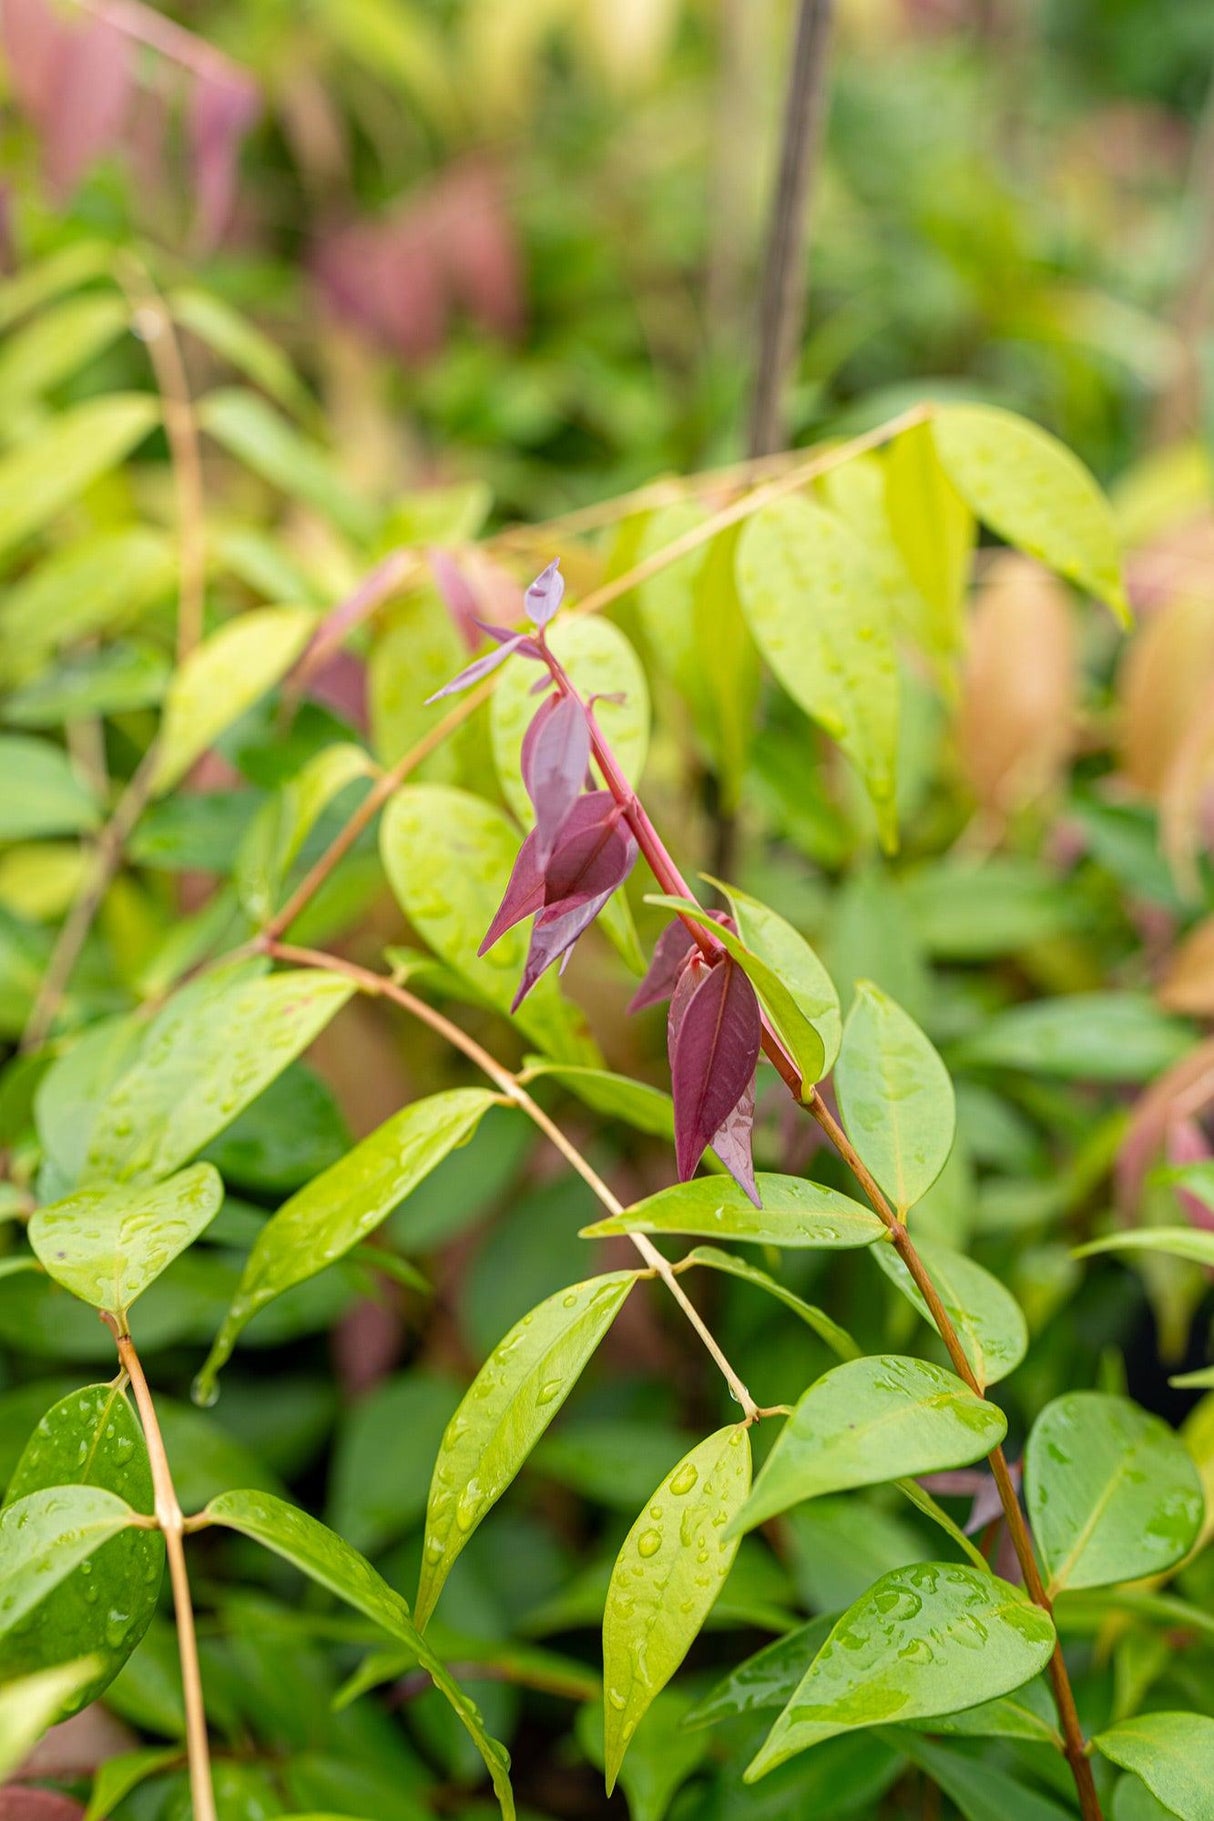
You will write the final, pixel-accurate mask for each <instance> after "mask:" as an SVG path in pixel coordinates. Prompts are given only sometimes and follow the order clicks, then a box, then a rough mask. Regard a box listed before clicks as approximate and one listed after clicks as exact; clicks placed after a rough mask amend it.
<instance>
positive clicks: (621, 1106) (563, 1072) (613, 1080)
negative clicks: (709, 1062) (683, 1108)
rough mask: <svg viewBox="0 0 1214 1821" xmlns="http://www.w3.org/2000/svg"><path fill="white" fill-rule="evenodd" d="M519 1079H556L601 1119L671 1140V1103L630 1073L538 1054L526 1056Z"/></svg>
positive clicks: (668, 1097)
mask: <svg viewBox="0 0 1214 1821" xmlns="http://www.w3.org/2000/svg"><path fill="white" fill-rule="evenodd" d="M522 1078H523V1080H524V1081H525V1082H528V1081H539V1080H552V1081H559V1082H560V1084H561V1086H562V1087H565V1088H568V1089H569V1092H570V1093H571V1094H576V1095H577V1097H578V1099H579V1100H582V1101H584V1102H585V1104H586V1105H587V1106H588V1107H593V1109H594V1111H595V1112H596V1113H601V1114H602V1115H603V1117H604V1119H620V1120H623V1122H624V1124H625V1125H630V1126H632V1127H633V1128H634V1129H635V1130H636V1131H638V1132H648V1133H649V1134H650V1135H651V1136H652V1137H654V1138H668V1139H669V1140H670V1141H671V1143H672V1144H673V1142H674V1102H673V1101H672V1100H671V1098H670V1095H669V1094H666V1093H664V1092H663V1091H662V1089H661V1088H655V1087H651V1086H650V1084H649V1083H648V1082H647V1081H634V1080H633V1079H632V1077H631V1076H630V1075H614V1074H612V1073H611V1071H610V1070H608V1069H590V1068H581V1067H579V1066H578V1065H577V1064H576V1063H569V1062H546V1061H545V1060H544V1058H543V1057H542V1056H528V1057H527V1059H526V1067H525V1069H524V1071H523V1077H522Z"/></svg>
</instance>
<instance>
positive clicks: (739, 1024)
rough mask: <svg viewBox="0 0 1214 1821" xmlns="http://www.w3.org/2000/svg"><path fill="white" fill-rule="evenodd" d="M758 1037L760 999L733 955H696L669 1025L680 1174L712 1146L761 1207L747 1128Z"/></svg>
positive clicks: (685, 1176)
mask: <svg viewBox="0 0 1214 1821" xmlns="http://www.w3.org/2000/svg"><path fill="white" fill-rule="evenodd" d="M761 1038H762V1018H761V1014H760V1012H759V1001H758V999H757V998H756V996H755V990H754V987H753V986H752V985H751V984H750V981H749V980H748V979H747V978H746V975H745V974H744V973H743V972H742V969H741V968H740V967H739V966H738V964H737V962H736V961H735V960H734V959H733V957H732V956H731V955H725V956H723V957H722V959H721V960H720V961H718V962H717V963H716V964H715V965H710V964H709V963H708V962H707V961H706V960H705V959H704V957H703V956H702V955H700V954H699V953H698V952H696V953H694V954H692V955H691V957H690V958H689V960H688V961H687V963H686V965H685V967H684V969H683V972H682V974H681V975H680V977H679V982H678V985H677V986H676V988H675V992H674V997H673V998H672V1000H671V1002H670V1016H669V1021H668V1024H667V1046H668V1050H669V1054H670V1081H671V1088H672V1091H673V1094H674V1130H675V1160H676V1163H677V1166H678V1172H679V1180H680V1182H687V1181H689V1180H690V1178H691V1177H692V1176H694V1174H695V1172H696V1167H697V1165H698V1164H699V1161H700V1158H701V1157H702V1156H703V1154H704V1151H705V1149H706V1148H707V1147H708V1146H709V1145H712V1146H713V1148H714V1149H715V1150H716V1152H717V1155H718V1156H719V1157H720V1159H721V1162H722V1163H723V1164H724V1165H725V1167H726V1169H727V1170H729V1172H730V1174H731V1175H732V1176H733V1177H734V1178H735V1180H736V1181H737V1182H739V1183H740V1184H741V1186H742V1188H743V1189H745V1191H746V1193H747V1194H748V1195H749V1196H750V1198H751V1200H752V1201H754V1202H755V1204H756V1205H757V1204H758V1200H759V1197H758V1191H757V1189H756V1188H755V1180H754V1169H753V1165H752V1164H751V1160H750V1129H751V1125H752V1123H753V1118H754V1072H755V1064H756V1063H757V1062H758V1059H759V1045H760V1040H761Z"/></svg>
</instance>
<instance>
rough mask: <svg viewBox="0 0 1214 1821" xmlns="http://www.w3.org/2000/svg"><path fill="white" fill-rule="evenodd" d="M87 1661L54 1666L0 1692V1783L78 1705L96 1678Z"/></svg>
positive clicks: (91, 1664)
mask: <svg viewBox="0 0 1214 1821" xmlns="http://www.w3.org/2000/svg"><path fill="white" fill-rule="evenodd" d="M96 1668H97V1666H96V1664H95V1663H94V1662H93V1659H92V1658H91V1657H77V1658H76V1659H75V1661H74V1662H71V1663H57V1664H56V1665H55V1666H54V1668H52V1669H40V1670H38V1671H37V1672H36V1673H35V1674H34V1675H32V1676H19V1677H18V1678H17V1680H16V1681H13V1682H7V1683H6V1684H5V1686H4V1687H3V1688H0V1779H4V1778H7V1777H9V1776H11V1775H12V1773H13V1771H15V1770H16V1768H17V1766H18V1765H19V1764H20V1763H21V1761H22V1760H23V1759H24V1757H25V1756H26V1753H27V1752H28V1751H29V1749H30V1747H31V1746H32V1745H36V1744H37V1743H38V1740H39V1739H40V1738H41V1737H42V1735H43V1733H44V1732H45V1731H46V1730H47V1728H48V1727H49V1726H52V1725H54V1723H55V1721H56V1720H60V1719H62V1718H63V1716H64V1715H65V1714H66V1713H68V1712H69V1711H72V1710H74V1709H75V1708H76V1707H77V1706H78V1705H79V1695H80V1691H81V1690H82V1689H85V1688H87V1687H88V1685H89V1683H90V1682H91V1681H92V1680H93V1678H94V1675H95V1674H96Z"/></svg>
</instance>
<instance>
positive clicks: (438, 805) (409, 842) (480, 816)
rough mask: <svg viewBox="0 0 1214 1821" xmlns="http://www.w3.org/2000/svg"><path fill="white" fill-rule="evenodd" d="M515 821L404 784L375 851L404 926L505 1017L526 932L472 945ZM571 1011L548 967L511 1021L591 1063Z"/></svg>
mask: <svg viewBox="0 0 1214 1821" xmlns="http://www.w3.org/2000/svg"><path fill="white" fill-rule="evenodd" d="M519 845H520V836H519V833H518V830H517V829H516V828H515V827H514V825H513V824H512V823H511V822H510V821H509V820H508V819H507V818H506V817H505V816H504V815H503V814H502V812H501V810H500V809H495V808H494V807H493V805H492V804H490V803H486V802H485V801H484V799H483V798H481V797H474V796H473V795H472V794H471V793H470V792H469V791H465V790H453V789H450V788H449V787H448V786H446V785H442V784H408V785H406V786H405V787H404V788H403V789H402V790H398V791H397V793H396V795H395V796H394V797H393V798H392V800H391V802H390V803H389V804H388V807H387V809H386V810H385V811H384V816H383V822H382V824H381V828H380V852H381V854H382V856H383V862H384V870H385V872H386V873H387V875H388V883H389V884H390V885H391V887H392V890H393V892H394V893H395V895H396V900H397V902H398V904H399V905H400V907H401V909H402V910H403V911H404V913H405V915H406V916H407V917H408V919H409V921H410V923H412V924H413V926H414V927H415V929H417V931H418V932H419V933H420V934H421V935H422V936H423V937H424V938H425V940H426V942H428V943H429V945H430V947H431V948H432V949H433V950H434V952H435V954H436V955H438V956H439V957H440V958H441V959H442V960H443V961H445V962H446V963H447V965H448V967H450V968H453V969H454V970H455V971H456V972H457V973H458V974H459V975H460V976H461V977H462V978H463V979H464V980H465V981H467V983H468V985H469V986H470V987H471V988H472V990H473V993H474V994H475V995H476V996H477V997H478V998H480V999H483V1000H484V1001H485V1002H486V1003H488V1004H489V1005H492V1006H495V1007H496V1008H497V1010H498V1011H500V1012H503V1013H505V1014H506V1015H507V1016H509V1015H510V1005H511V1002H512V1001H513V999H514V995H515V993H516V992H517V990H518V983H519V980H520V979H521V977H522V972H523V963H524V961H525V959H526V955H527V944H528V940H529V937H528V931H527V929H526V927H525V926H522V925H516V927H515V928H514V929H512V930H507V932H506V934H505V935H504V936H503V937H502V939H501V941H500V942H496V943H494V945H493V947H492V948H491V949H490V950H489V952H488V954H487V955H478V954H477V952H476V951H477V949H478V947H479V946H480V943H481V939H482V937H483V936H484V934H485V931H486V930H487V929H488V928H489V925H490V923H491V922H492V921H493V916H494V912H495V911H496V910H497V907H498V905H499V903H500V902H501V898H502V894H503V892H504V891H505V889H506V882H507V880H508V879H509V877H510V873H511V869H512V868H513V866H514V862H515V858H516V856H517V854H518V850H519ZM574 1016H575V1015H574V1014H573V1012H572V1011H571V1009H570V1007H569V1006H568V1004H567V1002H566V1001H565V1000H563V999H562V997H561V992H560V987H559V985H558V983H557V978H556V974H555V972H553V971H549V972H548V973H547V974H545V975H544V976H543V977H542V978H541V979H540V980H539V981H538V982H537V984H536V986H535V988H534V990H533V991H532V992H531V993H529V994H528V996H527V998H526V999H525V1000H524V1002H523V1004H522V1005H521V1006H520V1007H519V1009H518V1012H517V1014H515V1022H516V1023H517V1024H518V1026H519V1028H520V1029H521V1030H522V1031H524V1032H525V1033H526V1035H527V1036H528V1037H530V1038H531V1039H532V1041H533V1042H535V1043H538V1044H539V1045H540V1047H541V1048H542V1049H544V1050H545V1051H547V1052H548V1054H550V1055H553V1056H557V1057H559V1058H560V1060H561V1061H563V1062H578V1063H586V1062H593V1061H594V1057H593V1055H592V1054H591V1055H588V1054H587V1053H586V1043H585V1040H584V1039H583V1038H581V1037H580V1036H579V1035H578V1034H577V1031H576V1026H575V1024H574Z"/></svg>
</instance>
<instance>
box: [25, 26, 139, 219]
mask: <svg viewBox="0 0 1214 1821" xmlns="http://www.w3.org/2000/svg"><path fill="white" fill-rule="evenodd" d="M134 83H135V47H134V45H133V43H132V42H131V40H130V39H129V38H128V37H127V36H126V34H125V33H124V32H120V31H119V30H118V29H117V28H116V27H115V26H113V25H111V24H110V22H109V20H108V19H90V20H89V21H88V22H87V24H85V25H83V26H81V27H73V28H72V29H70V30H69V31H67V32H66V33H65V34H64V36H63V37H62V39H61V41H60V46H59V51H58V55H57V58H56V61H55V66H54V72H53V81H52V85H51V94H50V96H49V98H48V100H47V101H46V103H45V105H44V107H43V111H42V117H41V119H40V121H39V125H40V127H41V131H42V151H43V165H44V169H45V172H46V181H47V187H48V188H49V190H50V192H51V194H52V196H53V197H54V198H55V200H56V201H57V202H59V203H64V202H66V201H67V200H68V199H69V198H70V197H71V196H72V194H73V193H74V191H75V189H76V186H77V185H78V184H79V182H80V180H81V178H82V177H83V176H84V175H85V173H86V172H87V171H88V170H89V168H90V166H92V165H93V164H95V163H96V161H97V160H98V159H99V158H102V157H104V155H105V154H106V153H107V152H108V151H110V150H111V149H112V148H113V147H114V146H115V145H116V144H117V143H118V141H119V140H120V139H121V137H122V129H123V123H124V121H125V119H126V114H127V109H128V107H129V105H130V101H131V97H132V95H133V93H134Z"/></svg>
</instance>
